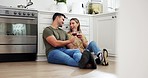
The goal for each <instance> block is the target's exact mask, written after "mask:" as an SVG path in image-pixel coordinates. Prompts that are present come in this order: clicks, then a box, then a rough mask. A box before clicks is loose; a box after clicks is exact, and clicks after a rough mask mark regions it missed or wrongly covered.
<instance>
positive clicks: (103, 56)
mask: <svg viewBox="0 0 148 78" xmlns="http://www.w3.org/2000/svg"><path fill="white" fill-rule="evenodd" d="M68 36H69V38H71V37H73V36H74V37H76V38H75V41H74V42H73V43H72V44H71V46H70V47H69V48H73V49H76V48H79V49H80V51H81V52H82V53H83V52H84V50H86V49H87V50H89V52H94V54H95V55H96V56H97V58H96V59H95V61H96V63H97V64H102V65H108V62H107V56H108V51H107V50H106V49H103V52H102V51H101V50H100V48H99V47H98V46H97V45H96V43H95V42H94V41H91V42H90V43H88V41H87V39H86V37H85V35H84V34H83V33H82V32H81V29H80V22H79V20H78V19H77V18H72V19H70V31H69V32H68Z"/></svg>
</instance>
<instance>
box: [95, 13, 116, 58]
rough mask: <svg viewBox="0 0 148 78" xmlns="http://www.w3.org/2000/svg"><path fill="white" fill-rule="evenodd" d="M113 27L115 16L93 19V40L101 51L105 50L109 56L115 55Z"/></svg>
mask: <svg viewBox="0 0 148 78" xmlns="http://www.w3.org/2000/svg"><path fill="white" fill-rule="evenodd" d="M115 27H116V15H115V14H111V15H110V14H109V15H108V14H107V15H104V16H98V17H95V24H94V26H93V29H94V40H95V41H96V42H97V44H98V45H99V47H100V48H101V49H104V48H106V49H107V50H108V51H109V55H110V56H114V55H115V54H116V53H115Z"/></svg>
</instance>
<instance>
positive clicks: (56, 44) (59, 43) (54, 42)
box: [46, 35, 75, 47]
mask: <svg viewBox="0 0 148 78" xmlns="http://www.w3.org/2000/svg"><path fill="white" fill-rule="evenodd" d="M74 39H75V38H74V37H73V38H71V39H69V40H65V41H62V40H57V39H56V38H55V37H54V36H53V35H52V36H48V37H47V38H46V40H47V42H48V43H49V44H51V45H52V46H54V47H61V46H65V45H67V44H69V43H72V42H73V41H74Z"/></svg>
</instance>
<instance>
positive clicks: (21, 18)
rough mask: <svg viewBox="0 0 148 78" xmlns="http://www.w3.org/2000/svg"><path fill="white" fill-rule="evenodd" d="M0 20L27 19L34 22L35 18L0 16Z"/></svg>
mask: <svg viewBox="0 0 148 78" xmlns="http://www.w3.org/2000/svg"><path fill="white" fill-rule="evenodd" d="M0 18H12V19H26V20H27V19H29V20H35V19H36V18H31V17H17V16H0Z"/></svg>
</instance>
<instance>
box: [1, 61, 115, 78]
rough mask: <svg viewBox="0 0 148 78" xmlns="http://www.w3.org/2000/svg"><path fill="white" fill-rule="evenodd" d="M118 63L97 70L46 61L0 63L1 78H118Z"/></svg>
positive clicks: (112, 62) (99, 67) (111, 62)
mask: <svg viewBox="0 0 148 78" xmlns="http://www.w3.org/2000/svg"><path fill="white" fill-rule="evenodd" d="M115 70H116V63H115V61H110V63H109V66H101V65H98V66H97V69H94V70H93V69H79V68H78V67H71V66H66V65H57V64H50V63H47V62H46V61H42V62H41V61H40V62H39V61H38V62H37V61H36V62H3V63H0V78H117V77H116V71H115Z"/></svg>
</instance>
